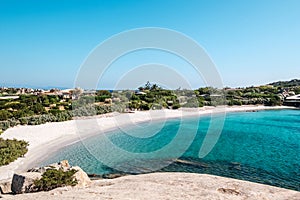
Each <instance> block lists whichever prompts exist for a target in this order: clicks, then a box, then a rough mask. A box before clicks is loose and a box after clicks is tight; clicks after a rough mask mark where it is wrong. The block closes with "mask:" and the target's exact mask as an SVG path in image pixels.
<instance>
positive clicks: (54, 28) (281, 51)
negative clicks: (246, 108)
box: [0, 0, 300, 88]
mask: <svg viewBox="0 0 300 200" xmlns="http://www.w3.org/2000/svg"><path fill="white" fill-rule="evenodd" d="M299 10H300V1H299V0H251V1H246V0H224V1H221V0H219V1H217V0H147V1H146V0H119V1H116V0H106V1H101V0H98V1H93V0H89V1H84V0H43V1H39V0H26V1H22V0H0V69H1V73H0V86H1V84H2V85H4V84H5V85H34V86H42V87H44V86H52V85H53V86H63V87H72V86H73V83H74V80H75V78H76V75H77V72H78V70H79V68H80V65H81V64H82V63H83V61H84V60H85V59H86V57H87V56H88V55H89V53H90V52H91V51H92V50H93V49H94V48H95V47H96V46H97V45H98V44H99V43H101V42H103V41H104V40H106V39H107V38H109V37H111V36H112V35H114V34H118V33H119V32H122V31H126V30H129V29H134V28H142V27H162V28H168V29H173V30H176V31H179V32H182V33H183V34H186V35H187V36H189V37H191V38H193V39H194V40H196V41H197V42H198V43H199V44H200V45H201V46H202V47H203V48H204V49H205V50H206V52H207V53H208V54H209V56H210V57H211V58H212V60H213V61H214V63H215V64H216V66H217V68H218V70H219V72H220V75H221V77H222V79H223V82H224V85H226V86H232V87H236V86H250V85H259V84H264V83H269V82H272V81H277V80H289V79H292V78H300V70H299V68H300V57H299V55H300V38H299V36H300V25H299V21H300V12H299ZM149 57H153V60H154V61H155V62H158V61H161V60H160V59H161V57H163V55H160V56H155V55H154V54H151V52H150V55H148V56H147V55H146V54H144V55H143V56H140V57H139V61H140V64H142V63H143V61H144V59H145V58H147V59H146V61H145V62H150V61H151V60H150V61H149ZM168 58H169V57H168V56H165V57H164V59H163V61H161V62H169V61H168V60H167V59H168ZM132 59H135V57H134V56H133V57H132ZM170 59H172V58H170ZM132 61H133V60H132ZM174 61H176V59H174V60H173V61H172V62H170V63H173V64H174V63H175V62H174ZM133 63H135V61H133ZM178 63H180V62H178ZM127 64H128V59H127ZM121 67H122V63H120V64H119V66H115V68H114V69H112V73H111V75H109V76H108V77H109V78H106V79H103V80H102V83H101V85H100V87H104V88H112V87H113V84H114V83H113V81H111V80H110V79H113V80H114V79H118V78H119V77H118V76H121V75H122V74H120V73H118V72H120V71H122V70H120V69H121ZM174 68H175V69H176V70H178V71H179V72H180V73H186V74H189V73H190V74H192V73H193V72H192V71H190V72H188V71H187V69H184V70H183V69H180V66H179V65H178V64H177V65H176V64H174ZM187 76H188V75H187ZM188 78H189V79H190V82H191V85H192V87H198V86H202V85H203V81H202V80H197V77H194V76H193V75H191V76H188ZM150 80H151V79H150Z"/></svg>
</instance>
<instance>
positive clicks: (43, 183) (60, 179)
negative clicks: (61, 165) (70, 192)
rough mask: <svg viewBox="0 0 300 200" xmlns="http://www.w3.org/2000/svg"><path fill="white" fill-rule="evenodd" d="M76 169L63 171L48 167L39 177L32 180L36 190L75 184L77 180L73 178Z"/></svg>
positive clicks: (47, 189)
mask: <svg viewBox="0 0 300 200" xmlns="http://www.w3.org/2000/svg"><path fill="white" fill-rule="evenodd" d="M76 172H77V170H74V169H72V170H69V171H63V170H62V169H58V170H57V169H48V170H47V171H46V172H45V173H43V175H42V178H41V179H37V180H35V181H34V187H35V189H36V191H49V190H53V189H55V188H58V187H64V186H75V185H76V184H77V183H78V182H77V180H76V179H75V178H74V174H75V173H76Z"/></svg>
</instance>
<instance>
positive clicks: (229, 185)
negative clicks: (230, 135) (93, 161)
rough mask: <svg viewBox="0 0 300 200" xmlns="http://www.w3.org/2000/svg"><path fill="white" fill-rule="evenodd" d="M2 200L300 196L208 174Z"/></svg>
mask: <svg viewBox="0 0 300 200" xmlns="http://www.w3.org/2000/svg"><path fill="white" fill-rule="evenodd" d="M2 198H3V199H14V200H15V199H20V200H27V199H28V200H31V199H39V200H49V199H54V200H55V199H57V200H61V199H91V200H95V199H101V200H103V199H122V200H124V199H151V200H152V199H197V200H199V199H204V200H205V199H207V200H214V199H228V200H242V199H243V200H245V199H249V200H252V199H253V200H258V199H259V200H260V199H265V200H267V199H270V200H276V199H280V200H283V199H286V200H299V199H300V192H297V191H292V190H287V189H282V188H277V187H272V186H267V185H262V184H257V183H251V182H246V181H240V180H235V179H229V178H223V177H218V176H212V175H205V174H192V173H153V174H144V175H135V176H124V177H120V178H116V179H105V180H97V181H92V182H91V184H89V185H88V186H86V187H64V188H57V189H55V190H51V191H49V192H38V193H27V194H19V195H3V196H2Z"/></svg>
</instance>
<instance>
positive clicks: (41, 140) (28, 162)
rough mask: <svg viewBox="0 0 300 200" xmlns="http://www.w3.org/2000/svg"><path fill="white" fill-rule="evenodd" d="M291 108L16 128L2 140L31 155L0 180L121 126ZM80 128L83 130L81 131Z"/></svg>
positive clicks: (168, 113) (166, 113)
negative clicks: (23, 144)
mask: <svg viewBox="0 0 300 200" xmlns="http://www.w3.org/2000/svg"><path fill="white" fill-rule="evenodd" d="M285 108H288V107H281V106H278V107H265V106H233V107H223V108H221V107H217V108H214V107H204V108H199V109H185V110H156V111H142V112H141V111H138V112H134V113H124V114H118V113H111V114H106V115H101V116H96V117H88V118H85V119H76V120H71V121H66V122H57V123H47V124H42V125H37V126H17V127H13V128H10V129H8V130H6V131H5V132H4V133H3V134H2V135H1V136H0V137H2V138H4V139H13V138H16V139H18V140H25V141H28V142H29V148H28V153H27V154H26V155H25V157H24V158H19V159H18V160H16V161H15V162H13V163H11V164H9V165H7V166H2V167H0V180H3V179H8V178H11V177H12V175H13V174H14V173H15V172H23V171H25V170H27V169H28V168H30V167H36V166H37V165H38V164H39V163H40V162H41V161H42V160H43V159H45V157H46V156H47V155H49V154H50V153H53V152H55V151H57V150H59V149H60V148H62V147H64V146H66V145H68V144H71V143H74V142H77V141H79V140H81V139H83V138H85V137H89V136H92V135H95V134H102V133H105V132H107V131H109V130H113V129H116V128H120V127H122V126H131V127H132V126H138V123H141V122H148V123H151V122H153V121H156V120H160V121H161V120H166V119H170V118H178V117H188V116H197V115H207V114H212V113H223V114H225V113H226V112H239V111H253V110H266V109H285ZM79 127H80V128H79Z"/></svg>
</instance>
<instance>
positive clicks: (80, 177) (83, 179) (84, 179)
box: [70, 166, 91, 187]
mask: <svg viewBox="0 0 300 200" xmlns="http://www.w3.org/2000/svg"><path fill="white" fill-rule="evenodd" d="M72 169H75V170H76V171H77V172H76V173H75V174H74V177H75V178H76V180H77V182H78V183H77V185H76V186H75V187H87V186H89V185H90V184H91V180H90V178H89V177H88V175H87V174H86V173H85V172H84V171H83V170H82V169H81V168H80V167H78V166H75V167H71V168H70V170H72Z"/></svg>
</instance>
